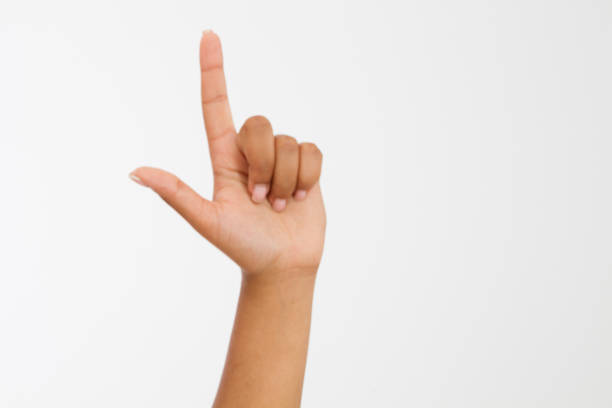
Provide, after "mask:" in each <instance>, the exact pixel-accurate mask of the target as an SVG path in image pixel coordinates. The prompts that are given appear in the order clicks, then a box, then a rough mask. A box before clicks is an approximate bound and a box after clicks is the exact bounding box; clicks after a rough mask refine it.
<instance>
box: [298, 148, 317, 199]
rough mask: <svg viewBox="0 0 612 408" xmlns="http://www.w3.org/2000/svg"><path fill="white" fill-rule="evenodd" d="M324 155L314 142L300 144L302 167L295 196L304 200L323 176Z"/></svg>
mask: <svg viewBox="0 0 612 408" xmlns="http://www.w3.org/2000/svg"><path fill="white" fill-rule="evenodd" d="M322 162H323V155H322V154H321V151H320V150H319V148H318V147H317V146H316V145H315V144H314V143H301V144H300V168H299V171H298V182H297V188H296V190H295V194H294V198H295V199H296V200H303V199H305V198H306V195H307V193H308V190H310V189H311V188H312V187H313V186H314V185H315V184H317V181H319V177H320V176H321V164H322Z"/></svg>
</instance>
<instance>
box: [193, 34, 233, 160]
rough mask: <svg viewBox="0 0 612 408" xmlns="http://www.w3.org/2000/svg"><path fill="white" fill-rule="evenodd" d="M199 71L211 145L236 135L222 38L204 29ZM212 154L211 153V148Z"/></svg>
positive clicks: (205, 118) (205, 122)
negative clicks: (224, 69)
mask: <svg viewBox="0 0 612 408" xmlns="http://www.w3.org/2000/svg"><path fill="white" fill-rule="evenodd" d="M200 72H201V75H202V111H203V113H204V126H205V128H206V134H207V136H208V141H209V144H210V145H211V148H212V143H211V142H213V141H217V139H221V138H229V137H231V136H233V135H235V134H236V130H235V128H234V122H233V120H232V113H231V111H230V107H229V101H228V98H227V87H226V84H225V74H224V73H223V52H222V50H221V41H220V40H219V37H218V36H217V34H215V33H214V32H212V31H210V30H207V31H205V32H204V33H203V34H202V39H201V40H200ZM211 154H213V155H214V152H213V151H212V150H211Z"/></svg>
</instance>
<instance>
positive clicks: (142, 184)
mask: <svg viewBox="0 0 612 408" xmlns="http://www.w3.org/2000/svg"><path fill="white" fill-rule="evenodd" d="M130 178H131V179H132V180H133V181H134V182H136V183H138V184H140V185H141V186H145V185H144V183H143V182H142V180H141V179H140V177H138V176H137V175H135V174H132V173H130ZM145 187H146V186H145Z"/></svg>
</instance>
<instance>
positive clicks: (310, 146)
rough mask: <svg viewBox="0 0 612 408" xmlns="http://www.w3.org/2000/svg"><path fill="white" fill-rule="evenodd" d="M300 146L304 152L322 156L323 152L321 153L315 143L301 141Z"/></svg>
mask: <svg viewBox="0 0 612 408" xmlns="http://www.w3.org/2000/svg"><path fill="white" fill-rule="evenodd" d="M301 146H302V149H303V150H304V152H305V153H307V154H311V155H314V156H318V157H323V153H321V150H319V148H318V147H317V145H316V144H314V143H309V142H306V143H302V144H301Z"/></svg>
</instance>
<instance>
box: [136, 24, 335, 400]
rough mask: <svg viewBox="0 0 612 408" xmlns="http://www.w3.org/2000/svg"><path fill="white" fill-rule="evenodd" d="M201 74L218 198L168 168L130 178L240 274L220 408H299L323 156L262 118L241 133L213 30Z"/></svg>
mask: <svg viewBox="0 0 612 408" xmlns="http://www.w3.org/2000/svg"><path fill="white" fill-rule="evenodd" d="M200 69H201V74H202V110H203V114H204V124H205V128H206V133H207V136H208V146H209V150H210V155H211V161H212V165H213V175H214V195H213V200H207V199H205V198H202V197H201V196H200V195H198V194H197V193H196V192H195V191H194V190H192V189H191V188H190V187H189V186H187V185H186V184H185V183H183V182H182V181H181V180H180V179H178V178H177V177H176V176H175V175H173V174H171V173H168V172H166V171H163V170H160V169H156V168H151V167H140V168H138V169H136V170H135V171H133V172H132V173H131V174H130V176H131V177H132V179H134V181H136V182H138V183H140V184H142V185H144V186H146V187H150V188H151V189H153V190H154V191H155V192H156V193H158V194H159V195H160V196H161V197H162V198H163V199H164V201H166V202H167V203H168V204H169V205H170V206H172V207H173V208H174V209H175V210H176V211H177V212H178V213H179V214H180V215H181V216H183V218H185V220H187V222H189V223H190V224H191V225H192V226H193V227H194V228H195V229H196V230H197V231H198V232H199V233H200V234H201V235H202V236H203V237H205V238H206V239H208V240H209V241H210V242H211V243H212V244H214V245H215V246H217V247H218V248H219V249H220V250H221V251H223V252H224V253H225V254H227V255H228V256H229V257H230V258H231V259H233V260H234V261H235V262H236V263H237V264H238V265H239V267H240V268H241V270H242V287H241V291H240V298H239V302H238V309H237V312H236V319H235V322H234V330H233V333H232V337H231V341H230V347H229V351H228V355H227V361H226V364H225V369H224V371H223V376H222V379H221V384H220V386H219V390H218V393H217V397H216V400H215V407H217V408H222V407H268V408H275V407H298V406H299V405H300V399H301V394H302V383H303V378H304V368H305V365H306V352H307V349H308V334H309V330H310V312H311V307H312V296H313V290H314V283H315V277H316V273H317V269H318V267H319V262H320V260H321V254H322V251H323V242H324V235H325V224H326V217H325V209H324V206H323V199H322V195H321V190H320V187H319V182H318V180H319V176H320V172H321V162H322V155H321V152H320V151H319V149H318V148H317V147H316V146H315V145H314V144H312V143H298V142H297V141H296V140H295V139H294V138H292V137H290V136H287V135H275V134H274V133H273V131H272V125H271V124H270V122H269V121H268V120H267V119H266V118H264V117H263V116H254V117H251V118H249V119H247V120H246V121H245V123H244V125H243V126H242V127H241V129H240V131H239V132H236V130H235V128H234V124H233V119H232V115H231V111H230V108H229V102H228V97H227V89H226V84H225V76H224V72H223V55H222V52H221V43H220V41H219V38H218V36H217V35H216V34H214V33H212V32H205V33H204V34H203V36H202V40H201V42H200Z"/></svg>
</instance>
